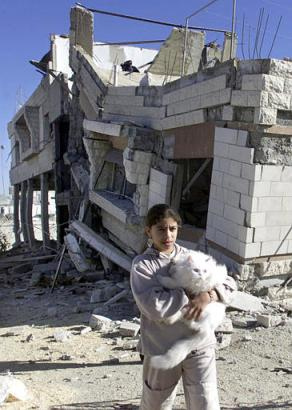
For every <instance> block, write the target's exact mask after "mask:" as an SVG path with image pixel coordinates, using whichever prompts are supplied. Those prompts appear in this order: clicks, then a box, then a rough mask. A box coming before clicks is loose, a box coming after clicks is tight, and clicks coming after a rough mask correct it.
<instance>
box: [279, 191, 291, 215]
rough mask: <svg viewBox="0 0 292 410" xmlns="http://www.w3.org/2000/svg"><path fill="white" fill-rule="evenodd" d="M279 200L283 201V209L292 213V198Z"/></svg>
mask: <svg viewBox="0 0 292 410" xmlns="http://www.w3.org/2000/svg"><path fill="white" fill-rule="evenodd" d="M291 194H292V193H291ZM279 199H280V200H281V199H282V209H283V211H292V196H287V197H285V198H281V197H280V198H279Z"/></svg>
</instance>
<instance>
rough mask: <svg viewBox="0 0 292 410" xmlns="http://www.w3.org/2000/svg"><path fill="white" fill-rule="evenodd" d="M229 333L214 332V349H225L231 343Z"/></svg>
mask: <svg viewBox="0 0 292 410" xmlns="http://www.w3.org/2000/svg"><path fill="white" fill-rule="evenodd" d="M231 338H232V336H231V334H228V333H221V332H220V333H216V340H217V344H216V350H221V349H225V348H226V347H228V346H230V344H231Z"/></svg>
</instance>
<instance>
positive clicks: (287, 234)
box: [275, 225, 292, 240]
mask: <svg viewBox="0 0 292 410" xmlns="http://www.w3.org/2000/svg"><path fill="white" fill-rule="evenodd" d="M280 229H281V233H280V238H279V239H280V240H282V239H285V240H287V239H292V226H291V225H289V226H281V228H280ZM275 239H277V238H275Z"/></svg>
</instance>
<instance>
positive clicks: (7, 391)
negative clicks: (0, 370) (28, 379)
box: [0, 374, 29, 405]
mask: <svg viewBox="0 0 292 410" xmlns="http://www.w3.org/2000/svg"><path fill="white" fill-rule="evenodd" d="M28 398H29V393H28V390H27V387H26V386H25V384H24V383H23V382H22V381H21V380H19V379H16V378H15V377H13V376H12V375H10V374H9V375H8V376H0V405H1V404H2V403H4V402H8V401H16V400H21V401H24V400H27V399H28Z"/></svg>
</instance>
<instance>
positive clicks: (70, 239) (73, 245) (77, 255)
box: [64, 233, 89, 272]
mask: <svg viewBox="0 0 292 410" xmlns="http://www.w3.org/2000/svg"><path fill="white" fill-rule="evenodd" d="M64 243H65V245H66V247H67V250H68V253H69V255H70V258H71V260H72V262H73V263H74V266H75V267H76V269H77V270H78V272H86V271H88V270H89V265H88V263H87V262H86V260H85V257H84V255H83V253H82V251H81V249H80V246H79V245H78V242H77V239H76V238H75V236H74V235H73V234H71V233H69V234H67V235H66V236H64Z"/></svg>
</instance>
